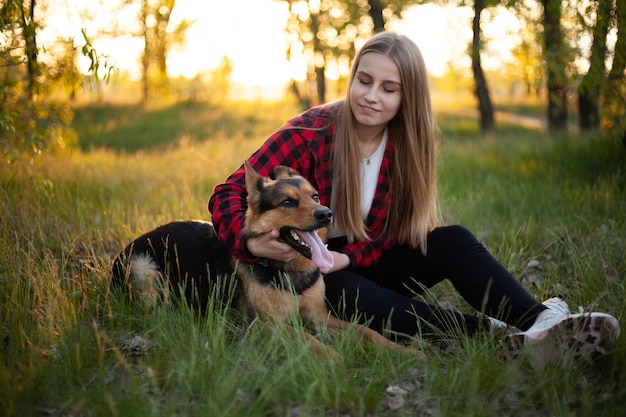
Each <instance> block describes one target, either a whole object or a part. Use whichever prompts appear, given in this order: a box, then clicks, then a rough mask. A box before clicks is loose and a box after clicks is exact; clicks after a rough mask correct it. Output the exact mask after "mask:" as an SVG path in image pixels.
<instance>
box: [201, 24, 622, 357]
mask: <svg viewBox="0 0 626 417" xmlns="http://www.w3.org/2000/svg"><path fill="white" fill-rule="evenodd" d="M249 161H250V163H251V165H252V166H253V168H254V169H256V170H257V171H258V172H259V173H261V174H262V175H264V176H269V175H270V173H271V172H272V171H273V169H274V167H275V166H277V165H287V166H290V167H292V168H293V169H295V170H297V171H299V172H300V173H301V174H302V175H303V176H304V177H306V178H307V179H308V180H309V181H310V182H311V183H312V184H313V185H314V186H315V187H316V188H317V190H318V191H319V195H320V200H321V202H322V204H324V205H327V206H330V207H331V209H332V211H333V213H334V224H333V227H332V230H330V233H329V241H328V248H329V249H330V251H331V253H332V255H333V258H334V266H332V267H331V268H327V269H324V270H323V271H322V272H323V273H324V281H325V283H326V297H327V300H328V304H329V307H330V309H331V311H333V314H342V315H344V316H346V317H347V318H348V319H351V318H352V319H356V320H358V322H360V323H363V324H366V325H368V326H370V327H371V328H373V329H375V330H377V331H379V332H383V331H384V330H390V331H392V332H393V333H395V334H400V335H418V334H424V332H425V331H427V330H428V329H440V330H449V329H450V327H451V326H453V327H459V326H460V327H461V328H462V329H463V330H464V331H466V332H467V333H474V332H475V331H477V330H479V329H485V328H486V329H488V328H493V327H500V326H504V323H502V321H503V322H506V323H508V324H510V325H511V326H514V327H515V328H517V330H515V331H513V332H512V334H511V335H510V336H509V339H508V340H509V341H510V348H511V349H512V350H517V349H518V348H520V347H521V346H523V345H529V344H534V345H535V346H537V347H540V348H541V356H542V357H545V358H547V357H549V356H550V355H551V354H552V353H554V352H556V351H557V349H556V348H557V347H558V343H557V342H556V341H557V340H561V341H562V343H565V344H567V345H568V346H575V349H576V355H577V356H581V355H582V356H585V357H591V356H592V355H594V354H597V353H600V354H604V353H606V352H607V350H608V349H610V348H611V346H612V345H613V343H614V342H615V340H616V338H617V336H618V334H619V324H618V322H617V320H616V319H615V318H614V317H613V316H611V315H608V314H605V313H584V314H571V313H570V311H569V308H568V306H567V304H566V303H565V302H564V301H563V300H561V299H558V298H552V299H549V300H547V301H545V302H543V303H540V302H538V301H537V300H536V299H535V298H533V297H532V296H531V295H530V294H529V293H528V292H527V291H526V290H525V289H524V288H523V287H522V286H521V285H520V284H519V283H518V282H517V281H516V280H515V278H513V277H512V276H511V274H510V273H509V272H508V271H507V270H506V269H505V268H504V267H503V266H502V265H500V264H499V263H498V262H497V261H496V260H495V259H494V258H493V257H492V256H491V255H490V254H489V253H488V251H487V250H486V249H485V247H484V246H483V245H482V244H480V243H479V242H478V241H477V239H476V238H475V237H474V236H473V235H472V234H471V233H470V232H469V231H468V230H466V229H465V228H463V227H461V226H440V225H439V224H438V205H437V186H436V174H435V123H434V120H433V114H432V109H431V101H430V92H429V87H428V79H427V73H426V67H425V64H424V60H423V58H422V55H421V53H420V51H419V49H418V47H417V46H416V45H415V43H413V42H412V41H411V40H410V39H408V38H407V37H405V36H402V35H397V34H394V33H390V32H384V33H381V34H378V35H376V36H374V37H372V38H371V39H370V40H369V41H368V42H367V43H366V44H365V45H364V46H363V47H362V48H361V50H360V51H359V53H358V55H357V57H356V59H355V61H354V64H353V68H352V71H351V77H350V82H349V88H348V93H347V97H346V98H345V100H342V101H339V102H334V103H331V104H327V105H323V106H320V107H315V108H312V109H310V110H308V111H306V112H304V113H302V114H301V115H299V116H297V117H295V118H294V119H292V120H290V121H289V122H287V124H286V125H285V126H283V127H282V128H281V129H279V130H278V131H277V132H275V133H274V134H273V135H272V136H271V137H270V138H269V139H268V140H267V141H266V142H265V143H264V144H263V145H262V146H261V148H260V149H259V150H257V151H256V152H255V153H254V154H253V155H252V156H251V157H250V159H249ZM209 210H210V212H211V213H212V217H213V223H214V226H215V229H216V231H217V234H218V236H219V239H220V240H221V242H222V243H223V244H224V245H225V246H226V247H227V248H228V249H229V250H230V251H231V252H232V253H233V254H234V256H236V257H237V258H240V259H244V260H246V261H247V262H256V261H258V260H259V259H261V258H270V259H275V260H277V261H281V262H288V261H290V260H291V259H293V258H294V257H296V256H300V255H299V254H298V253H297V252H296V251H295V250H294V249H292V248H291V247H290V246H289V245H287V244H285V243H283V242H281V241H280V239H278V230H274V231H272V232H270V233H267V234H265V235H262V236H259V237H254V238H247V236H246V234H245V232H244V214H245V211H246V188H245V181H244V168H243V167H240V168H239V169H238V170H237V171H235V172H234V173H233V174H232V175H231V176H230V177H229V178H228V179H227V180H226V182H225V183H223V184H220V185H218V186H217V187H216V188H215V190H214V194H213V195H212V197H211V199H210V201H209ZM444 279H448V280H450V281H451V282H452V284H453V285H454V287H455V288H456V289H457V290H458V291H459V293H460V295H461V296H462V297H463V298H464V299H465V300H466V301H467V302H468V303H469V304H470V305H471V306H472V307H473V308H475V309H476V310H477V311H480V312H481V313H484V314H485V316H477V315H468V314H461V313H457V312H452V311H449V310H446V309H442V308H438V307H436V306H434V305H429V304H427V303H424V302H422V301H420V300H418V299H415V298H414V296H415V295H416V294H419V293H423V291H424V289H425V288H428V287H431V286H433V285H435V284H437V283H439V282H441V281H442V280H444Z"/></svg>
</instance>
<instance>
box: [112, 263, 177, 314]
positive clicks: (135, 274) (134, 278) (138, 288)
mask: <svg viewBox="0 0 626 417" xmlns="http://www.w3.org/2000/svg"><path fill="white" fill-rule="evenodd" d="M116 262H119V259H116ZM118 266H119V265H118ZM118 278H121V277H118ZM122 279H123V280H124V282H125V284H126V286H127V288H128V292H129V294H130V297H131V299H133V300H137V301H139V302H140V303H141V304H142V305H144V306H146V307H153V306H155V305H156V303H157V302H158V301H159V300H161V299H162V300H167V299H168V298H169V297H168V295H169V294H168V290H167V288H168V287H167V285H164V284H165V283H164V282H163V275H162V274H161V272H160V270H159V267H158V265H157V263H156V261H155V260H154V259H153V258H152V256H150V255H149V254H148V253H143V254H133V255H132V256H131V258H130V259H128V260H127V262H124V277H123V278H122Z"/></svg>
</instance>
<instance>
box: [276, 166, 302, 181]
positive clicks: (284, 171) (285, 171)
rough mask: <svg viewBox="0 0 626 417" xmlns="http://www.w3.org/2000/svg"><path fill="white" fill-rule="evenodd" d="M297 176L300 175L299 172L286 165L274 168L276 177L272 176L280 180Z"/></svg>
mask: <svg viewBox="0 0 626 417" xmlns="http://www.w3.org/2000/svg"><path fill="white" fill-rule="evenodd" d="M296 175H298V172H297V171H296V170H294V169H291V168H289V167H288V166H285V165H278V166H277V167H276V168H274V175H273V176H272V179H274V180H279V179H281V178H289V177H294V176H296Z"/></svg>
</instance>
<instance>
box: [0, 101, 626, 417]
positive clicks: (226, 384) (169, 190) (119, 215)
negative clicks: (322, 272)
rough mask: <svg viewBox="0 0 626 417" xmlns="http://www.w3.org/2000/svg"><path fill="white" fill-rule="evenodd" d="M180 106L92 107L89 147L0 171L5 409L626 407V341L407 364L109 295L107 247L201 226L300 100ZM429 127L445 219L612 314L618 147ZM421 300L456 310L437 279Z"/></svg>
mask: <svg viewBox="0 0 626 417" xmlns="http://www.w3.org/2000/svg"><path fill="white" fill-rule="evenodd" d="M185 106H186V105H175V106H172V107H169V108H167V109H161V110H155V111H154V113H153V112H151V111H145V110H138V109H136V108H133V107H126V108H122V109H118V108H116V107H115V106H108V107H100V108H89V107H86V108H83V109H80V110H79V111H78V117H77V121H76V125H75V129H76V130H77V132H78V133H79V137H80V138H81V149H80V150H75V151H74V152H71V153H68V154H65V155H44V156H43V157H42V159H41V160H40V161H39V162H38V163H37V164H35V165H24V166H6V165H1V166H0V179H1V181H0V184H1V186H0V415H6V416H13V415H15V416H39V415H55V416H164V415H165V416H187V415H189V416H201V415H206V416H371V415H377V416H386V415H389V416H392V415H393V416H415V415H420V416H421V415H433V416H470V415H471V416H568V417H569V416H588V415H594V416H619V415H622V414H623V404H624V401H625V400H626V381H625V380H624V375H626V361H625V358H626V355H625V338H624V336H622V337H620V339H619V340H618V344H617V346H616V349H615V351H614V352H611V353H610V354H609V355H607V356H606V357H604V358H603V359H602V360H600V361H599V362H597V363H596V364H594V365H593V366H591V365H586V364H575V363H572V362H571V361H569V360H568V359H567V356H566V355H564V356H563V358H562V360H558V361H556V362H555V363H551V364H550V365H549V366H547V367H545V368H537V367H534V366H532V362H531V357H529V356H527V355H522V357H520V358H518V359H516V360H507V359H505V358H503V357H502V356H501V354H500V353H501V352H500V349H499V347H498V344H497V343H496V342H495V341H494V339H493V338H492V337H491V336H490V335H484V336H483V335H481V336H477V337H475V338H466V337H461V336H459V337H453V338H450V339H449V340H447V342H446V343H444V344H443V345H441V346H440V345H437V346H429V345H423V347H424V351H425V355H424V357H416V356H414V355H412V354H408V353H405V352H391V351H388V350H385V349H382V348H378V347H372V346H368V345H364V344H363V343H362V342H361V341H359V340H358V339H357V338H356V337H355V335H354V334H352V333H350V332H348V333H345V334H341V335H332V334H322V335H320V337H321V338H322V339H323V341H324V342H325V343H327V344H329V345H331V346H333V347H334V348H335V349H336V350H337V351H338V352H339V354H340V357H341V359H340V360H339V361H338V362H336V363H333V362H332V361H331V360H330V358H328V357H325V356H322V357H320V358H315V357H312V356H311V354H310V351H309V349H308V347H307V346H306V345H305V344H303V343H301V342H298V341H292V340H290V339H289V338H288V337H286V336H284V335H283V334H282V332H280V331H278V332H275V333H270V332H268V331H267V329H264V328H263V326H261V325H259V323H257V322H254V323H246V322H244V321H242V320H241V319H240V318H239V317H237V316H236V315H235V314H234V313H232V312H228V311H222V310H220V311H216V312H215V313H213V314H209V315H205V316H202V315H199V314H196V313H194V311H193V310H192V309H191V308H189V307H188V306H185V305H180V303H175V302H174V303H171V304H167V305H161V306H159V307H157V308H156V309H154V310H145V309H142V308H140V307H139V306H136V305H132V304H130V303H129V302H127V301H126V300H125V299H124V298H123V297H122V296H120V295H119V294H117V293H115V292H110V291H109V289H108V280H109V263H110V260H111V258H112V256H114V255H115V254H116V253H117V251H119V250H121V249H122V248H123V247H124V245H126V243H127V242H128V241H129V240H130V239H132V238H133V237H135V236H137V235H138V234H139V233H140V232H143V231H145V230H147V229H149V228H152V227H154V226H156V225H157V224H160V223H163V222H166V221H169V220H172V219H184V218H205V219H206V218H208V212H207V210H206V203H207V200H208V198H209V196H210V194H211V191H212V189H213V186H214V185H215V184H216V183H217V182H218V181H221V180H223V179H224V178H225V177H226V176H227V175H228V173H230V172H231V171H232V170H233V169H234V168H235V167H236V166H238V165H239V164H240V163H241V162H242V161H243V159H244V158H245V157H246V156H247V155H249V154H250V153H251V152H252V151H253V150H255V149H256V147H257V146H258V145H259V144H260V141H261V140H262V139H263V138H264V137H265V136H267V134H268V133H269V132H271V130H272V129H274V128H277V127H278V126H279V125H280V124H281V123H282V122H284V121H285V120H286V119H287V117H289V115H290V114H295V112H296V111H297V110H296V109H294V108H293V107H291V106H284V107H280V108H278V107H276V108H272V109H263V108H260V109H259V108H255V107H247V108H243V109H239V110H236V109H234V108H221V109H216V108H211V107H203V106H201V105H199V104H193V105H190V107H189V108H186V107H185ZM440 120H441V121H442V123H443V125H442V131H443V132H444V135H443V138H442V147H441V155H440V156H441V157H440V164H439V171H440V191H441V203H442V210H443V215H444V217H445V219H446V221H447V222H448V223H460V224H463V225H465V226H466V227H468V228H469V229H470V230H472V231H474V232H475V233H476V234H477V235H478V236H479V237H480V239H481V240H482V241H483V242H484V243H485V244H486V245H487V247H488V248H489V249H490V251H491V252H492V253H493V254H494V255H495V256H496V257H497V258H498V259H500V260H501V261H502V263H503V264H504V265H505V266H506V267H507V268H509V269H510V270H511V271H512V272H513V273H514V274H515V275H516V276H517V277H518V278H519V279H520V281H521V282H522V283H523V285H524V286H526V287H527V288H528V289H529V290H530V291H531V292H532V293H533V294H534V295H535V296H537V297H539V298H544V297H547V296H549V295H553V294H562V295H564V296H566V299H567V300H568V301H569V302H570V305H571V306H572V307H573V308H576V307H577V306H578V305H581V306H583V307H586V308H589V307H593V308H598V309H601V310H604V311H608V312H610V313H612V314H614V315H616V316H617V317H618V318H619V319H620V321H621V322H622V323H623V321H624V318H625V317H626V315H625V305H624V301H623V300H624V299H625V296H626V291H625V289H624V282H625V280H626V258H625V257H624V253H625V249H626V240H625V239H626V237H625V236H626V234H625V233H624V232H625V231H626V216H625V215H624V213H626V153H625V151H624V149H623V148H622V147H621V145H620V144H619V142H618V141H615V140H610V139H607V138H602V137H596V136H584V135H568V136H562V137H550V136H548V135H546V134H543V133H537V132H533V131H530V130H528V129H520V128H519V127H515V126H503V127H502V129H501V132H500V133H499V134H496V135H492V136H490V137H487V138H485V137H482V136H481V135H479V134H477V133H476V132H475V131H474V132H471V129H475V125H474V127H471V126H470V123H469V121H468V120H462V118H460V117H459V118H455V117H454V115H446V117H445V118H442V119H440ZM246 121H247V122H246ZM474 123H475V120H474ZM464 124H465V125H466V126H467V130H464V128H460V129H456V128H455V126H461V125H464ZM98 126H100V127H98ZM168 126H169V127H168ZM216 126H217V127H216ZM142 129H147V130H146V132H148V133H146V134H145V135H144V136H141V135H138V132H141V131H142ZM96 131H98V132H99V133H96ZM89 132H91V133H89ZM190 132H191V133H190ZM107 135H108V136H107ZM122 137H125V138H132V140H133V141H135V142H133V144H132V145H131V144H130V142H129V141H130V139H124V140H121V139H119V138H122ZM209 138H210V139H209ZM118 140H120V141H118ZM136 149H142V150H140V151H135V150H136ZM432 297H435V300H434V301H446V302H450V303H452V304H453V305H456V306H458V308H461V309H464V308H466V306H465V305H464V304H463V302H462V301H461V300H459V299H458V296H456V295H455V293H454V292H453V291H452V290H451V288H450V286H449V285H448V284H445V283H444V284H441V285H439V286H437V287H435V288H434V290H433V294H432ZM296 326H299V325H298V324H297V323H296ZM416 343H417V344H418V345H419V346H422V344H420V343H418V342H417V341H416ZM388 387H391V388H390V389H389V390H388ZM398 388H401V393H402V394H400V395H399V396H394V395H393V394H392V393H391V392H392V390H393V389H396V390H397V389H398Z"/></svg>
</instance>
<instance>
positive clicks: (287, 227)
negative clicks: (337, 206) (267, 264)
mask: <svg viewBox="0 0 626 417" xmlns="http://www.w3.org/2000/svg"><path fill="white" fill-rule="evenodd" d="M245 170H246V189H247V192H248V198H247V201H248V210H247V212H246V231H247V233H249V234H250V235H260V234H263V233H267V232H269V231H271V230H273V229H277V230H279V231H280V237H281V239H282V240H283V241H284V242H285V243H287V244H288V245H290V246H291V247H293V248H294V249H295V250H296V251H298V252H299V253H300V254H302V255H303V256H305V257H306V258H308V259H311V260H312V261H313V262H314V263H315V264H316V265H317V266H318V267H320V268H327V267H329V265H328V263H329V262H330V265H331V266H332V255H331V254H330V253H329V252H328V250H327V249H326V246H325V245H324V243H323V242H322V241H321V239H320V237H319V236H318V230H320V229H321V230H324V232H323V235H324V237H325V231H326V229H325V228H326V227H327V226H329V225H330V223H331V221H332V216H333V215H332V212H331V211H330V209H329V208H328V207H325V206H323V205H322V204H320V200H319V194H318V192H317V190H316V189H315V188H314V187H313V186H312V185H311V183H310V182H309V181H307V180H306V179H305V178H304V177H302V176H301V175H300V174H299V173H298V172H296V171H295V170H293V169H291V168H289V167H286V166H282V165H281V166H277V167H276V168H275V169H274V173H273V176H272V177H271V178H269V177H263V176H261V175H260V174H259V173H258V172H256V170H255V169H254V168H252V166H251V165H250V164H249V162H248V161H246V162H245ZM321 230H320V231H321Z"/></svg>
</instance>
